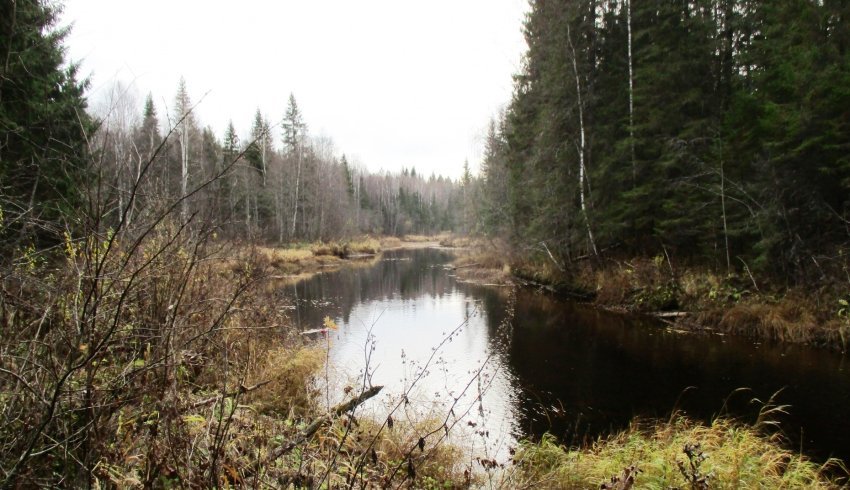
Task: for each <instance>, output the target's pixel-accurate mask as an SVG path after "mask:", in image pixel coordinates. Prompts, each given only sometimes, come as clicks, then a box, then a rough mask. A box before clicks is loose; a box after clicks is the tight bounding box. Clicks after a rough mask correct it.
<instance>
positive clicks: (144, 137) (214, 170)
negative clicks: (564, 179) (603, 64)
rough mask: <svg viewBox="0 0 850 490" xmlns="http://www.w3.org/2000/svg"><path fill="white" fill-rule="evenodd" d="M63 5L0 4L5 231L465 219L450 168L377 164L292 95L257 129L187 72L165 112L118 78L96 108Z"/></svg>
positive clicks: (442, 224) (351, 227) (363, 225)
mask: <svg viewBox="0 0 850 490" xmlns="http://www.w3.org/2000/svg"><path fill="white" fill-rule="evenodd" d="M60 11H61V6H60V5H58V4H52V3H47V2H42V1H37V0H28V1H25V2H0V17H2V19H3V20H2V21H0V27H2V29H3V32H2V34H3V35H2V36H0V55H2V59H3V60H6V61H5V62H4V63H2V65H3V66H2V67H0V69H2V76H0V128H2V132H3V136H2V138H0V218H2V220H1V221H2V230H3V233H0V235H1V236H0V240H2V241H3V244H4V246H5V248H6V249H10V248H15V247H21V246H26V245H27V244H30V243H33V244H38V245H37V248H42V247H43V246H49V245H51V244H55V243H57V242H58V241H61V240H62V235H63V232H64V231H65V230H71V231H72V232H73V231H74V230H76V231H79V230H82V229H84V228H88V229H91V228H92V226H90V225H91V223H89V224H88V225H85V224H84V223H83V221H86V220H89V221H97V226H96V227H95V228H103V229H106V228H109V227H114V226H115V225H116V224H118V223H119V222H122V221H123V222H125V223H124V224H125V225H128V226H132V225H133V224H134V223H146V222H149V220H150V219H152V218H155V217H156V216H157V215H158V213H161V212H162V210H163V209H164V208H165V207H167V206H171V205H174V207H175V209H174V211H175V216H177V217H178V218H179V219H180V220H181V221H182V222H183V223H187V222H190V221H191V222H195V223H199V222H203V223H211V224H214V225H215V227H216V229H217V233H218V234H221V235H224V236H226V237H231V238H240V239H241V238H247V239H251V240H260V241H264V242H269V243H279V242H293V241H302V240H331V239H338V238H344V237H348V236H352V235H355V234H361V233H372V234H386V235H404V234H411V233H415V234H433V233H436V232H439V231H444V230H452V229H455V228H456V227H458V226H459V219H460V214H459V213H458V211H457V209H458V202H459V201H460V200H461V196H462V194H463V191H462V189H461V185H460V183H458V182H454V181H452V180H451V179H449V178H446V177H442V176H436V175H433V174H432V175H430V176H426V175H423V174H421V173H417V172H416V170H415V169H413V168H410V169H405V170H403V171H402V172H369V171H367V170H365V169H364V168H363V167H361V166H360V165H357V164H352V163H351V162H350V161H349V160H348V159H347V158H346V156H345V155H344V154H341V153H340V152H339V151H338V150H337V149H336V148H335V146H334V144H333V141H332V140H331V139H330V138H328V137H325V136H313V135H311V134H310V133H309V130H308V127H307V125H306V123H305V122H304V116H303V113H302V110H301V108H300V107H299V105H298V103H297V101H296V99H295V97H294V96H292V95H290V97H289V101H288V107H287V109H286V113H285V114H284V115H282V117H281V118H280V119H278V120H277V121H272V120H271V119H270V118H269V117H268V116H267V115H266V114H264V113H263V112H262V111H261V110H260V109H257V111H256V115H255V118H254V120H253V124H252V127H251V128H250V132H249V133H248V136H247V137H245V138H240V137H239V134H240V133H239V131H237V129H236V128H235V127H234V125H233V124H232V122H231V123H230V124H229V125H228V126H227V128H226V129H225V130H224V132H223V133H222V134H217V133H216V132H215V131H214V130H213V129H212V128H210V127H209V126H204V125H203V124H202V122H201V121H199V120H198V117H197V115H196V111H195V110H194V109H195V104H194V103H193V101H192V100H191V98H190V96H189V90H188V88H187V84H186V82H185V80H183V79H182V78H181V79H180V81H179V84H178V86H177V89H176V93H175V95H174V99H173V104H171V106H170V110H168V113H166V114H159V113H158V111H157V107H156V105H155V104H154V102H153V100H154V99H153V96H152V95H151V94H149V95H148V96H147V98H146V99H145V101H144V103H143V106H142V107H138V105H137V99H136V97H135V96H134V95H133V94H134V91H133V88H132V87H128V86H127V85H125V84H123V83H121V82H119V81H116V82H113V84H112V86H111V90H110V91H109V92H110V93H109V94H108V95H107V96H106V98H105V99H106V100H104V101H102V103H100V104H95V106H94V107H90V105H89V102H88V100H87V94H86V91H87V89H88V80H86V79H83V80H80V78H79V74H78V72H79V66H78V65H77V64H73V63H72V64H66V62H65V59H64V54H63V47H62V42H63V40H64V38H65V37H66V35H67V33H68V30H67V29H62V28H59V27H58V24H57V22H58V14H59V12H60Z"/></svg>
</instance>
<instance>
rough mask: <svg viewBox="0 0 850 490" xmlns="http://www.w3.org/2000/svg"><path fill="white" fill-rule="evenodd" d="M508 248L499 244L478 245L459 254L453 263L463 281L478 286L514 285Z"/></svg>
mask: <svg viewBox="0 0 850 490" xmlns="http://www.w3.org/2000/svg"><path fill="white" fill-rule="evenodd" d="M509 257H510V254H509V253H508V252H507V247H505V246H504V245H502V244H498V243H495V242H494V243H488V244H484V243H478V244H477V245H476V246H475V247H468V248H465V249H464V250H460V251H458V252H457V258H456V259H455V260H454V261H453V262H452V267H453V268H454V269H455V273H456V274H457V277H458V279H459V280H461V281H466V282H474V283H477V284H495V285H505V284H513V280H512V278H513V273H512V268H511V265H510V260H509Z"/></svg>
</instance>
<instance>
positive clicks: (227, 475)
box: [0, 0, 850, 490]
mask: <svg viewBox="0 0 850 490" xmlns="http://www.w3.org/2000/svg"><path fill="white" fill-rule="evenodd" d="M209 8H210V9H213V8H217V7H215V6H214V5H213V4H212V3H211V4H210V5H209ZM229 8H233V9H238V8H241V7H240V6H239V5H237V4H234V5H233V6H231V7H229ZM404 8H412V7H404ZM423 8H424V7H423ZM441 8H444V7H441ZM494 8H495V7H494ZM62 9H63V7H62V4H61V2H59V1H54V0H0V489H12V488H42V487H43V488H349V489H353V488H358V489H360V488H362V489H367V488H427V489H435V488H504V489H512V488H570V489H572V488H575V489H581V488H603V489H620V490H626V489H630V488H690V489H695V490H706V489H709V488H756V487H758V488H846V486H847V484H848V481H850V473H848V470H847V467H846V466H845V464H844V463H842V462H841V461H840V460H839V459H837V458H840V457H844V456H845V455H847V454H848V452H847V449H846V448H847V447H850V445H848V444H846V442H847V441H846V438H848V437H850V427H848V426H847V424H846V423H845V422H844V421H843V419H841V417H840V415H841V414H842V413H844V412H845V411H846V409H848V408H850V402H848V400H849V399H850V383H848V382H847V381H846V376H845V373H844V365H845V358H846V355H847V354H846V353H847V350H848V349H847V347H848V345H850V302H848V301H850V296H848V291H850V288H848V285H850V257H848V253H850V51H849V50H850V18H848V17H850V2H847V1H845V0H771V1H756V0H641V1H639V2H634V4H633V3H632V2H631V1H630V0H529V2H528V5H527V9H526V10H525V12H526V13H525V16H524V23H522V25H517V26H516V28H517V29H521V30H522V32H523V34H524V37H525V41H526V46H525V47H526V50H525V52H524V54H523V56H522V63H521V66H519V67H518V70H517V72H516V73H515V74H514V75H513V79H512V80H504V81H503V82H506V83H511V84H512V85H511V86H512V96H511V97H510V100H505V101H504V103H505V105H504V107H503V109H502V110H501V111H499V113H498V114H481V120H482V121H486V120H487V119H488V118H492V119H491V121H490V123H489V125H488V127H487V130H486V134H485V135H483V139H482V145H481V146H482V147H483V155H482V157H481V159H480V162H478V168H477V171H476V169H475V167H476V162H473V163H472V165H470V163H469V161H468V160H467V161H464V159H463V158H462V157H460V158H459V159H458V161H457V162H456V163H457V164H458V165H457V166H456V167H457V168H458V169H462V173H459V177H458V178H454V179H453V178H450V177H444V176H440V175H437V173H436V172H432V171H428V170H423V169H422V168H421V167H420V168H414V167H413V166H411V165H406V164H405V165H402V164H401V162H399V164H398V166H397V167H395V168H394V169H390V170H384V171H374V170H368V169H367V166H366V163H368V162H365V163H364V162H362V161H361V160H360V158H359V157H355V158H352V157H350V156H346V149H345V148H339V147H337V146H336V145H335V144H334V142H333V140H332V139H331V138H330V137H329V136H324V135H323V134H324V132H318V134H317V132H312V131H311V128H310V127H308V125H307V123H306V122H305V121H306V117H305V114H307V113H309V111H310V110H311V109H310V107H303V106H302V105H300V104H299V101H298V100H297V98H296V96H295V94H289V95H288V96H282V97H286V100H285V101H282V105H285V107H286V109H285V111H284V112H283V113H281V114H269V113H268V112H266V111H265V109H263V108H259V107H258V108H256V110H255V112H254V114H255V115H254V117H253V121H252V123H251V125H250V127H244V128H239V127H236V126H235V125H234V124H233V122H230V123H229V124H227V126H226V127H225V128H213V127H212V126H209V125H205V123H204V122H203V121H201V120H200V117H199V115H198V111H197V110H196V109H197V108H198V105H199V104H203V100H202V99H198V100H193V99H192V97H190V95H189V94H190V90H189V85H190V84H192V83H195V81H193V80H185V79H184V78H182V77H181V76H180V75H179V74H174V75H175V76H174V79H175V82H176V83H175V88H174V92H173V93H172V94H154V93H149V94H147V95H146V96H145V97H139V96H136V95H134V94H135V93H136V92H135V88H134V87H132V86H130V85H128V84H126V83H124V82H122V81H120V80H118V79H116V80H113V81H112V82H111V83H109V84H108V87H109V88H108V90H104V89H103V87H100V92H99V93H100V100H96V101H95V100H93V99H94V98H93V97H92V96H91V94H92V87H91V82H90V78H89V75H88V74H86V73H84V72H82V69H81V65H80V64H77V63H75V62H73V61H72V60H71V59H70V58H69V57H68V55H67V53H68V50H67V44H68V42H69V41H68V39H69V33H70V32H71V31H70V29H71V27H63V25H64V24H63V21H62V20H61V19H62ZM456 13H457V14H459V13H460V10H458V11H457V12H456V11H446V13H445V16H452V15H454V14H456ZM423 18H425V17H423ZM294 20H295V21H298V19H294ZM287 21H288V19H287ZM483 21H484V20H483V17H482V22H483ZM437 27H439V26H437ZM388 32H389V31H388ZM434 32H435V35H441V33H442V31H440V29H437V28H435V29H434ZM399 33H402V31H398V33H397V34H398V35H401V34H399ZM446 33H448V31H446ZM402 34H403V33H402ZM446 35H448V34H446ZM380 40H381V42H382V43H384V42H393V41H394V40H393V39H383V38H381V39H380ZM237 41H238V40H234V42H237ZM278 48H279V47H275V49H278ZM290 48H291V47H285V48H280V49H282V50H285V49H290ZM296 48H297V49H307V48H309V42H308V41H305V43H304V46H297V47H296ZM296 48H292V49H296ZM250 49H256V46H251V47H250ZM405 53H406V51H405ZM276 55H277V53H276ZM381 56H383V57H386V56H385V55H381ZM275 61H277V60H275ZM378 61H379V63H375V64H374V66H375V67H378V66H384V65H387V66H390V65H392V63H391V60H387V59H384V58H379V59H378ZM186 62H187V63H193V62H195V61H192V60H189V61H186ZM198 62H200V61H198ZM231 68H232V67H231ZM253 68H256V67H252V69H253ZM391 68H392V66H391ZM305 71H306V70H305ZM357 75H358V76H362V75H363V74H362V73H360V74H357ZM368 75H369V76H374V77H378V76H380V74H373V73H369V74H368ZM259 76H260V75H258V77H259ZM263 76H265V75H263ZM345 76H349V74H348V73H346V74H345ZM352 76H353V75H352ZM452 76H454V74H453V73H449V72H448V71H447V72H446V73H445V77H447V78H450V77H452ZM367 78H368V77H367ZM178 80H179V81H178ZM246 80H247V81H246ZM340 80H341V81H340V82H339V83H344V82H345V80H346V78H345V77H341V78H340ZM250 81H251V80H250V77H246V79H245V80H243V81H240V83H243V84H245V86H246V87H245V90H248V91H250V90H251V87H250ZM197 83H198V84H199V85H204V84H205V81H198V82H197ZM443 89H445V87H442V88H440V87H437V88H435V91H438V90H443ZM104 93H107V96H105V97H104ZM408 94H409V95H410V92H408ZM416 95H417V94H412V95H410V96H411V97H415V96H416ZM419 95H421V94H419ZM155 100H167V101H168V102H167V103H165V104H159V105H158V104H157V103H155ZM394 103H395V102H394ZM376 107H377V105H376ZM376 110H377V109H376ZM326 114H327V113H326ZM440 116H441V117H443V118H444V119H443V120H444V121H445V120H447V119H445V118H446V117H451V115H445V114H440ZM399 124H401V123H399ZM388 144H389V143H388ZM435 144H436V143H435ZM411 148H414V149H413V150H410V151H414V150H415V145H413V146H412V147H411ZM420 150H421V149H420ZM426 153H427V152H426ZM349 155H351V153H349ZM460 162H464V163H463V164H462V166H461V164H460ZM417 166H418V165H417ZM606 309H607V310H613V311H603V310H606ZM637 313H641V315H638V314H637ZM428 315H433V316H428ZM382 319H383V321H389V320H391V321H393V322H395V323H394V324H393V325H390V326H387V325H386V324H381V323H380V322H381V321H382ZM453 321H456V324H451V322H453ZM423 325H424V326H423ZM358 329H359V330H358ZM381 332H383V335H386V334H387V332H389V335H386V336H385V337H383V338H382V337H381V335H382V333H381ZM423 332H424V333H423ZM360 334H362V335H363V336H362V338H361V337H358V335H360ZM425 334H427V335H430V337H428V336H425ZM727 335H728V337H727ZM732 337H734V338H732ZM423 339H424V340H423ZM435 339H436V340H435ZM393 342H396V343H395V344H394V343H393ZM727 342H728V344H727ZM428 343H432V344H433V345H426V344H428ZM791 344H794V345H791ZM352 345H354V351H355V354H356V362H355V361H351V360H350V359H348V360H345V359H344V357H342V356H343V354H344V353H345V352H347V351H345V349H349V351H348V352H350V351H351V349H352V347H351V346H352ZM386 345H392V346H396V347H398V350H399V352H395V351H393V352H390V353H387V352H386V351H387V350H389V349H385V346H386ZM399 346H400V347H399ZM453 349H455V350H453ZM340 352H342V353H343V354H340ZM423 352H424V354H422V353H423ZM458 353H459V354H458ZM382 356H383V357H382ZM417 356H419V357H417ZM453 356H454V357H453ZM476 356H479V357H476ZM786 356H787V357H786ZM341 359H342V360H341ZM348 361H351V362H348ZM394 363H396V364H394ZM570 363H573V364H570ZM579 364H580V366H579ZM393 366H397V367H393ZM398 366H400V367H398ZM577 366H578V367H580V369H579V368H577ZM337 371H338V372H337ZM388 371H391V372H390V377H387V373H388ZM674 371H675V372H674ZM340 373H342V374H340ZM382 376H383V377H382ZM393 377H394V378H393ZM337 378H338V379H337ZM786 378H787V380H786ZM434 379H436V384H435V381H434ZM777 379H778V380H779V383H780V386H777V381H776V380H777ZM680 381H681V383H682V384H681V386H680V385H679V382H680ZM393 383H395V384H393ZM452 383H454V384H452ZM458 383H459V384H458ZM745 383H749V384H748V385H744V384H745ZM782 383H786V384H785V385H782ZM822 385H828V386H822ZM801 386H802V387H803V388H802V389H801ZM786 388H787V390H786ZM489 390H494V391H495V392H496V395H493V396H490V391H489ZM499 390H501V391H499ZM767 390H769V391H768V392H767V393H765V391H767ZM776 390H778V391H776ZM783 390H786V391H783ZM612 392H613V393H614V396H608V395H610V394H611V393H612ZM692 392H696V393H695V394H694V393H692ZM730 392H731V393H730ZM600 393H602V394H603V395H605V396H602V395H600ZM718 393H721V395H718ZM744 396H748V397H749V398H748V399H747V400H744V402H743V403H740V402H741V400H742V397H744ZM795 397H796V398H795ZM788 399H791V400H794V401H793V402H787V400H788ZM680 402H681V405H680ZM688 403H690V405H688ZM795 403H797V405H798V406H795ZM739 405H745V406H746V407H745V408H743V409H741V407H740V406H739ZM789 405H790V406H789ZM363 407H368V408H366V409H364V408H363ZM684 407H687V408H684ZM738 409H740V410H739V411H735V410H738ZM795 410H797V412H795ZM706 413H710V414H711V415H710V416H704V415H705V414H706ZM718 414H719V415H718ZM796 414H799V415H796ZM792 416H797V418H796V419H794V418H791V417H792ZM499 417H503V418H501V419H500V418H499ZM787 420H790V421H791V422H790V424H788V427H792V429H791V430H790V432H788V433H785V432H783V429H784V428H785V427H786V426H783V425H781V424H782V423H784V422H785V421H787ZM488 424H490V425H488ZM794 424H796V425H794ZM506 427H507V429H506ZM565 427H566V428H565ZM810 428H811V429H812V430H809V429H810ZM797 430H799V432H796V431H797ZM491 431H492V436H491Z"/></svg>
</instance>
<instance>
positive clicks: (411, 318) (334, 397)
mask: <svg viewBox="0 0 850 490" xmlns="http://www.w3.org/2000/svg"><path fill="white" fill-rule="evenodd" d="M451 259H452V256H451V253H450V252H448V251H443V250H439V249H419V250H399V251H391V252H387V253H384V255H383V257H382V258H381V260H380V261H379V262H377V263H376V264H374V265H372V266H361V267H353V268H346V269H343V270H341V271H338V272H329V273H324V274H320V275H317V276H315V277H313V278H311V279H309V280H306V281H302V282H300V283H298V284H296V285H294V286H288V287H286V288H284V289H283V291H282V294H283V295H284V296H285V298H284V301H285V302H287V303H288V304H290V305H294V306H293V311H292V315H293V318H294V319H295V320H296V321H297V322H298V324H299V326H300V328H301V329H302V330H309V329H316V328H321V327H322V326H323V319H324V318H325V317H330V318H331V319H332V320H334V321H335V323H336V324H337V325H338V327H339V328H338V330H332V331H331V332H330V334H329V336H328V337H327V338H320V339H318V340H317V342H320V343H322V344H325V343H326V344H327V345H328V346H329V352H328V357H329V359H330V362H329V368H328V374H327V379H328V380H329V383H327V385H329V386H330V388H328V389H327V390H324V391H323V393H327V397H328V400H327V402H328V403H334V402H336V401H338V400H341V399H342V398H343V397H344V395H343V393H342V391H343V387H344V386H351V387H359V386H361V385H362V383H363V378H364V376H368V377H370V380H371V383H373V384H376V385H379V384H380V385H385V386H386V388H385V389H384V391H383V392H382V395H383V398H381V399H375V400H372V401H370V404H371V406H369V407H366V409H368V410H371V411H373V412H375V413H381V412H382V411H383V412H386V411H388V410H389V408H388V407H392V406H394V404H397V403H399V400H403V398H402V396H403V395H404V394H405V393H407V398H408V400H409V401H410V402H411V403H410V404H409V405H407V404H402V408H401V409H399V410H397V411H396V413H395V415H394V417H395V418H396V419H399V417H409V418H411V419H413V418H417V417H419V418H422V417H430V418H431V419H440V420H442V419H444V418H446V417H448V423H449V425H452V424H456V425H455V426H454V427H453V431H455V432H456V433H457V434H460V435H458V436H456V437H457V438H458V440H459V441H460V442H461V443H462V444H465V445H467V446H468V449H471V450H472V451H474V452H477V453H481V454H483V455H486V456H489V457H495V458H497V459H499V460H502V459H507V453H508V448H510V447H511V446H513V445H514V444H515V443H516V441H517V440H519V439H522V438H528V437H530V438H536V437H539V436H540V435H541V434H543V433H544V432H547V431H548V432H551V433H553V434H554V435H556V436H557V437H559V438H560V439H561V441H563V442H564V443H566V444H580V443H582V442H583V441H588V440H592V439H593V438H596V437H598V436H599V435H603V434H608V433H611V432H612V431H617V430H620V429H623V428H625V427H627V426H628V424H629V421H630V420H632V419H633V418H634V417H647V418H664V419H666V418H667V417H669V416H670V414H671V412H672V411H673V410H679V411H681V412H684V413H685V414H687V415H689V416H691V417H694V418H699V419H703V420H710V419H711V418H712V417H713V416H716V415H718V414H726V415H729V416H734V417H738V418H740V419H742V420H745V421H754V420H755V416H756V414H757V412H758V404H757V403H752V402H751V401H752V400H753V399H759V400H762V401H766V400H768V399H770V398H771V396H773V395H774V394H776V393H777V392H778V394H777V395H776V396H775V400H776V402H777V403H779V404H783V405H789V407H788V408H787V412H788V414H787V415H782V416H780V417H778V418H777V420H778V421H779V422H780V428H781V430H782V431H783V432H784V434H785V435H786V437H787V439H788V440H789V444H791V445H792V446H793V447H794V448H797V449H800V448H802V450H803V452H804V453H806V454H809V455H810V456H812V457H813V458H815V459H817V460H821V461H822V460H825V459H826V458H828V457H831V456H834V457H839V458H842V459H844V460H845V461H850V372H848V366H847V357H846V356H844V355H841V354H837V353H833V352H828V351H824V350H817V349H810V348H805V347H799V346H789V345H775V344H767V343H758V342H754V341H752V340H749V339H741V338H732V337H722V336H716V335H705V334H683V333H677V332H674V331H671V330H669V329H667V328H665V327H664V326H663V324H660V323H659V322H657V321H655V320H651V319H645V318H640V317H635V316H631V315H619V314H614V313H609V312H604V311H600V310H597V309H594V308H592V307H589V306H584V305H578V304H575V303H571V302H567V301H563V300H559V299H556V298H552V297H551V296H548V295H545V294H542V293H540V292H537V291H534V290H529V289H519V290H512V289H509V288H499V287H491V286H480V285H473V284H466V283H461V282H459V281H457V280H456V278H455V277H454V274H453V272H452V271H450V270H446V268H445V267H444V265H445V264H446V263H448V262H450V261H451ZM429 359H430V361H429ZM367 367H368V369H367ZM364 373H365V374H364ZM741 388H746V390H739V389H741ZM455 400H457V401H455ZM414 407H415V408H414ZM379 416H383V415H379ZM456 442H457V441H456Z"/></svg>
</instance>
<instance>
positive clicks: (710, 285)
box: [455, 239, 850, 351]
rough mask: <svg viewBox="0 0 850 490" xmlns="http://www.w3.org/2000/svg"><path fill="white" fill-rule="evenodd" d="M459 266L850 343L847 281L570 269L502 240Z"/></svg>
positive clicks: (682, 269)
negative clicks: (788, 282) (789, 283)
mask: <svg viewBox="0 0 850 490" xmlns="http://www.w3.org/2000/svg"><path fill="white" fill-rule="evenodd" d="M461 243H464V244H465V245H466V247H467V248H466V251H465V252H464V253H461V254H460V256H459V258H458V259H457V260H456V262H455V267H456V268H457V272H458V276H459V277H461V278H462V279H464V280H473V281H478V282H495V283H512V284H513V283H518V284H531V285H536V286H541V287H545V288H546V289H549V290H551V291H553V292H556V293H559V294H563V295H567V296H570V297H573V298H576V299H580V300H583V301H588V302H592V303H594V304H597V305H599V306H602V307H605V308H609V309H615V310H620V311H631V312H637V313H646V314H654V315H657V316H659V317H661V318H663V319H664V320H665V321H667V322H669V323H672V324H675V325H676V326H677V327H680V328H686V329H690V330H710V331H716V332H721V333H726V334H733V335H743V336H750V337H756V338H761V339H768V340H775V341H781V342H791V343H801V344H810V345H817V346H823V347H828V348H832V349H837V350H842V351H845V350H846V349H847V347H848V344H850V303H848V299H850V298H848V296H847V293H846V291H847V288H846V287H845V286H846V283H845V282H842V281H829V280H824V281H823V282H822V283H821V284H820V285H818V286H816V287H802V286H796V287H786V286H785V285H777V284H774V283H771V282H770V281H768V280H764V279H760V278H758V277H755V276H753V275H752V274H751V273H750V271H749V270H748V269H744V270H743V271H740V272H733V273H730V274H725V273H718V272H716V271H713V270H710V269H708V268H704V267H693V266H687V265H679V264H677V263H676V262H675V261H671V260H670V258H668V257H667V256H665V255H659V256H656V257H653V258H633V259H613V258H607V259H604V260H591V259H589V258H584V259H583V260H579V261H576V262H574V263H572V264H569V265H566V266H565V265H564V264H561V263H559V262H557V261H556V260H554V259H553V258H552V257H550V256H549V255H548V254H547V253H546V252H545V250H534V251H530V252H529V253H528V254H527V255H524V256H521V255H518V254H516V253H515V252H513V251H511V250H510V249H509V248H508V247H507V246H505V245H504V244H501V243H499V242H497V241H482V240H476V241H470V240H468V239H466V240H465V241H462V242H461Z"/></svg>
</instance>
